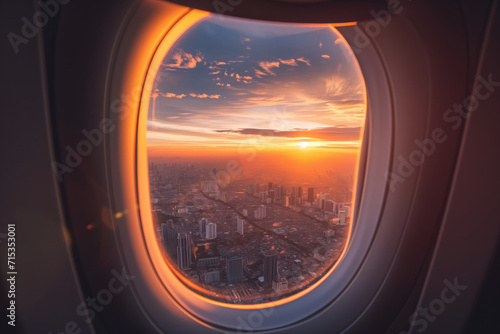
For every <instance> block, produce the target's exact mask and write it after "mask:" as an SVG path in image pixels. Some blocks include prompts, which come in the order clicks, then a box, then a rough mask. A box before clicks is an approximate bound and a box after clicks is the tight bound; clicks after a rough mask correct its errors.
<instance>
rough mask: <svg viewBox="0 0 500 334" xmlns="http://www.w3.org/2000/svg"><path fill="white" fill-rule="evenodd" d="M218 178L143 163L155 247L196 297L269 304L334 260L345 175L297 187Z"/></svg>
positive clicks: (195, 167) (194, 169) (342, 224)
mask: <svg viewBox="0 0 500 334" xmlns="http://www.w3.org/2000/svg"><path fill="white" fill-rule="evenodd" d="M173 160H174V161H179V160H181V159H173ZM160 161H161V160H160ZM218 175H220V173H219V171H218V168H217V167H212V166H211V164H210V163H207V162H205V163H204V162H198V163H195V162H194V161H193V162H153V161H151V162H150V165H149V177H150V190H151V200H152V209H153V213H154V215H153V216H154V225H155V229H156V235H157V239H158V242H159V244H160V246H161V249H162V250H163V252H164V256H165V260H166V261H169V263H171V264H173V265H174V267H175V269H176V271H177V274H178V275H183V276H184V277H185V278H187V279H189V280H190V281H192V282H194V283H195V284H196V285H197V286H198V287H199V289H198V290H197V291H198V292H200V293H202V294H204V295H206V296H207V297H210V298H212V299H216V300H220V301H225V302H229V303H261V302H265V301H272V300H277V299H281V298H284V297H287V296H290V295H292V294H294V293H296V292H298V291H301V290H303V289H305V288H307V287H309V286H311V285H312V284H314V282H316V281H317V280H318V279H320V278H321V277H322V276H323V275H324V274H325V273H326V272H327V271H328V270H329V269H330V268H331V267H332V266H333V265H334V264H335V263H336V261H337V260H338V259H339V256H340V255H341V253H342V251H343V249H344V247H345V245H346V240H347V236H348V235H347V233H348V231H349V224H350V223H351V208H352V204H351V198H352V186H353V184H352V180H353V179H352V175H349V176H348V175H339V174H338V173H335V172H333V171H330V170H326V171H325V174H324V175H319V176H318V175H316V176H315V177H313V176H311V177H310V178H309V179H308V178H304V179H303V183H295V182H290V181H287V180H286V179H283V178H282V179H280V178H278V177H276V176H275V177H271V178H270V179H267V180H265V179H263V178H262V176H261V177H252V178H248V176H246V175H244V173H241V174H240V175H233V176H232V177H231V178H230V180H229V179H225V180H222V181H223V182H222V181H221V180H220V179H218V177H217V176H218ZM318 177H319V179H320V180H321V183H315V182H314V180H315V179H318Z"/></svg>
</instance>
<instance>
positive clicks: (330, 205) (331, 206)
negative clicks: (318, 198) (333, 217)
mask: <svg viewBox="0 0 500 334" xmlns="http://www.w3.org/2000/svg"><path fill="white" fill-rule="evenodd" d="M325 211H326V212H332V213H333V212H335V202H334V201H325Z"/></svg>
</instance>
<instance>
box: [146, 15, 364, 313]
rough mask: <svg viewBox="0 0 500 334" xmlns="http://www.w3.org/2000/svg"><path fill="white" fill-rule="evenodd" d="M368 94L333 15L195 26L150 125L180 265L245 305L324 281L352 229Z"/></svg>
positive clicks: (160, 234) (163, 212) (172, 260)
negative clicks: (325, 21)
mask: <svg viewBox="0 0 500 334" xmlns="http://www.w3.org/2000/svg"><path fill="white" fill-rule="evenodd" d="M365 96H366V94H365V86H364V81H363V77H362V74H361V72H360V70H359V66H358V63H357V61H356V59H355V57H354V55H353V53H352V51H351V49H350V47H349V46H348V45H347V43H346V42H345V40H344V39H343V37H342V36H341V35H340V34H339V33H338V31H337V30H336V29H335V28H333V27H331V26H328V25H292V24H277V23H269V22H262V21H253V20H243V19H234V18H225V17H221V16H218V15H208V16H207V17H206V18H204V19H202V20H200V21H199V22H197V23H196V24H194V25H193V26H192V27H191V28H190V29H188V30H187V31H186V32H185V33H184V34H183V35H182V36H181V37H180V38H179V39H178V40H177V41H176V42H175V44H174V45H173V46H172V47H171V48H170V50H169V51H168V52H167V54H166V55H165V58H164V60H163V62H162V64H161V66H160V69H159V71H158V73H157V75H156V79H155V82H154V85H153V89H152V92H151V101H150V103H149V111H148V112H149V114H148V125H147V126H148V129H147V149H148V163H149V182H150V191H151V205H152V210H153V220H154V226H155V229H156V233H157V234H156V235H157V240H158V243H159V244H160V245H161V248H162V250H163V252H164V257H165V261H166V262H167V263H168V264H169V266H170V267H171V268H172V270H173V271H174V272H175V273H176V275H177V276H178V277H179V278H181V279H182V280H183V281H186V282H189V284H188V286H189V287H191V288H192V289H194V290H196V291H197V292H198V293H200V294H202V295H204V296H207V297H209V298H212V299H215V300H218V301H223V302H227V303H242V304H245V303H261V302H267V301H272V300H278V299H281V298H284V297H286V296H290V295H293V294H294V293H297V292H299V291H301V290H304V289H305V288H307V287H308V286H310V285H311V284H313V283H314V282H316V281H317V280H318V279H320V278H321V277H322V276H323V275H324V274H325V273H326V272H327V271H328V270H329V269H330V268H331V267H332V266H333V265H334V264H335V263H336V261H337V260H338V259H339V256H340V255H341V253H342V252H343V250H344V248H345V246H346V242H347V240H348V237H349V236H348V234H349V231H350V228H349V225H350V224H351V222H352V212H353V204H354V203H353V191H354V187H355V181H356V170H357V162H358V155H359V151H360V146H361V134H362V130H363V126H364V123H365V114H366V98H365Z"/></svg>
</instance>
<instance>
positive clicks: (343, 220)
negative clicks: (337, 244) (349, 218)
mask: <svg viewBox="0 0 500 334" xmlns="http://www.w3.org/2000/svg"><path fill="white" fill-rule="evenodd" d="M339 219H340V225H344V224H345V211H344V210H339Z"/></svg>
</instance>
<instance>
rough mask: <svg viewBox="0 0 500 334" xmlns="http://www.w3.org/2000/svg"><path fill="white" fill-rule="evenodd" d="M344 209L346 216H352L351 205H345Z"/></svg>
mask: <svg viewBox="0 0 500 334" xmlns="http://www.w3.org/2000/svg"><path fill="white" fill-rule="evenodd" d="M344 211H345V217H346V218H349V217H351V207H350V206H347V205H345V206H344Z"/></svg>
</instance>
